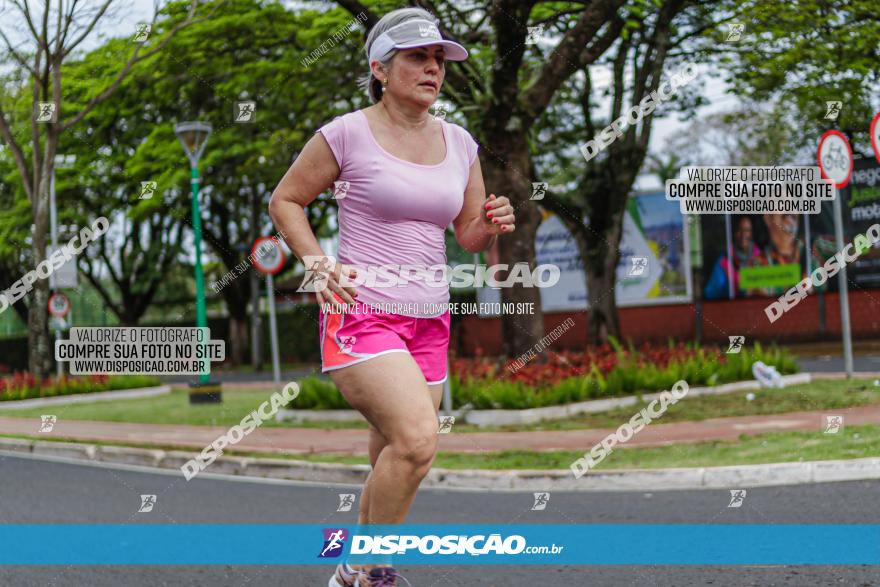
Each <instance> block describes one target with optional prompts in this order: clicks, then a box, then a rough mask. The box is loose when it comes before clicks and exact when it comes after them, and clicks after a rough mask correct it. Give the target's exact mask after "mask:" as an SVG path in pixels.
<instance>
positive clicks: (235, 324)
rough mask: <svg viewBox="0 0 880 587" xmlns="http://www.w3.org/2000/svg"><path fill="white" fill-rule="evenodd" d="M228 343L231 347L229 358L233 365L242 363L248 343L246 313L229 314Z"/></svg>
mask: <svg viewBox="0 0 880 587" xmlns="http://www.w3.org/2000/svg"><path fill="white" fill-rule="evenodd" d="M229 343H230V346H231V347H232V348H231V351H232V352H231V353H230V355H231V356H230V358H231V360H232V363H233V364H234V365H241V364H243V363H244V356H245V351H246V350H247V343H248V324H247V315H246V314H245V315H242V316H233V315H231V314H230V315H229Z"/></svg>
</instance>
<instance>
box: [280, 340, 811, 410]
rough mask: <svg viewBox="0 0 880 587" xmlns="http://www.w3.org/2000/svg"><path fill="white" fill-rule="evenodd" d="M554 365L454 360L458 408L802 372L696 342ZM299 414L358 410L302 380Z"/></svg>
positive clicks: (325, 385) (558, 358) (565, 357)
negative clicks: (756, 366) (765, 372)
mask: <svg viewBox="0 0 880 587" xmlns="http://www.w3.org/2000/svg"><path fill="white" fill-rule="evenodd" d="M547 359H548V360H547V362H546V363H537V362H534V361H533V362H532V363H528V364H526V365H525V366H523V367H522V368H520V369H510V368H508V367H510V366H511V363H509V362H507V361H505V360H504V359H501V358H495V359H492V358H488V357H477V358H473V359H471V358H468V359H453V360H452V361H451V366H452V373H451V375H452V376H451V379H450V385H451V386H452V404H453V406H454V407H456V408H459V407H461V406H463V405H465V404H471V405H472V406H473V407H474V408H475V409H481V410H482V409H508V410H521V409H526V408H537V407H544V406H556V405H563V404H569V403H574V402H579V401H586V400H591V399H601V398H606V397H620V396H626V395H637V394H641V393H650V392H654V391H662V390H666V389H670V388H671V387H672V386H673V384H674V383H675V382H676V381H679V380H681V379H684V380H685V381H687V383H688V385H690V386H699V385H719V384H722V383H729V382H732V381H743V380H746V379H753V376H752V364H753V363H755V362H756V361H763V362H764V363H765V364H767V365H773V366H775V367H776V368H777V369H778V370H779V372H780V373H782V374H789V373H797V371H798V367H797V363H796V362H795V360H794V358H793V357H792V356H791V355H790V354H789V353H788V351H786V350H784V349H781V348H779V347H777V346H772V347H770V348H769V349H764V348H763V347H762V346H761V345H760V344H759V343H755V345H754V346H753V347H752V348H745V347H744V348H743V349H742V351H740V353H739V354H732V355H728V354H726V353H723V352H722V351H721V349H719V348H717V347H705V348H701V347H698V346H697V345H694V344H687V345H685V344H683V343H678V344H674V343H672V342H670V343H669V344H668V345H666V346H656V345H655V346H651V345H647V344H646V345H642V347H640V348H639V349H635V348H633V347H630V348H629V349H626V348H624V347H622V346H621V345H620V344H619V343H617V341H612V343H611V344H607V345H602V346H601V347H597V348H593V349H589V350H587V351H584V352H582V353H574V352H561V353H551V354H549V356H548V357H547ZM289 407H291V408H294V409H316V410H330V409H350V406H349V405H348V402H346V401H345V398H343V397H342V394H340V393H339V391H338V390H337V389H336V386H334V385H333V383H332V382H331V381H328V380H326V379H318V378H317V377H308V378H306V379H304V380H302V381H301V382H300V394H299V396H298V397H297V398H296V399H295V400H294V401H293V402H292V403H291V404H290V406H289Z"/></svg>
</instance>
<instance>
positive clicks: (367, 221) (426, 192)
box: [318, 110, 478, 316]
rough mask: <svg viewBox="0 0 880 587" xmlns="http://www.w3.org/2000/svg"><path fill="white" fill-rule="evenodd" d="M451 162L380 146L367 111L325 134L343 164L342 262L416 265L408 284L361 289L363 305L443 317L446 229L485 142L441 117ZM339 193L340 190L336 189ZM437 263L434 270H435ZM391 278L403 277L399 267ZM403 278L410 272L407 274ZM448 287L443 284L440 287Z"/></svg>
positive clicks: (334, 125)
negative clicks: (430, 161)
mask: <svg viewBox="0 0 880 587" xmlns="http://www.w3.org/2000/svg"><path fill="white" fill-rule="evenodd" d="M440 124H441V127H442V129H443V137H444V139H445V141H446V158H445V159H444V160H443V161H442V162H441V163H438V164H437V165H419V164H416V163H410V162H408V161H404V160H402V159H399V158H397V157H395V156H394V155H392V154H390V153H388V152H387V151H385V150H384V149H383V148H382V147H380V146H379V143H378V142H376V139H375V137H374V136H373V133H372V131H371V130H370V127H369V123H368V122H367V116H366V115H365V114H364V113H363V111H361V110H356V111H355V112H349V113H348V114H345V115H343V116H340V117H337V118H335V119H334V120H333V121H332V122H330V123H328V124H326V125H324V126H322V127H321V128H320V129H318V132H320V133H321V134H322V135H323V136H324V138H325V139H326V141H327V143H328V144H329V145H330V149H331V150H332V151H333V155H334V156H335V157H336V162H337V163H338V164H339V169H340V173H339V177H338V178H337V182H347V183H342V184H340V187H341V188H344V189H345V196H344V197H340V196H338V195H337V202H338V204H339V247H338V251H337V259H338V261H339V262H341V263H345V264H347V265H352V266H354V267H364V266H367V265H416V266H419V267H423V268H425V269H424V270H423V272H418V271H413V270H412V269H410V270H409V273H408V275H410V276H416V275H421V277H422V278H416V279H413V277H409V278H408V279H406V283H401V284H400V285H397V286H391V287H388V286H387V285H382V284H383V283H388V281H389V279H383V278H380V279H378V280H377V282H376V283H374V284H373V286H370V285H369V284H368V283H365V284H363V285H357V286H356V288H357V291H358V294H359V295H358V301H359V302H360V303H365V304H377V305H379V306H386V307H392V308H394V311H395V313H398V314H404V315H408V316H436V315H439V314H441V313H442V312H441V311H438V310H437V308H438V307H439V306H442V305H443V304H446V303H448V302H449V286H448V284H447V283H446V282H445V281H443V279H442V274H441V273H439V272H438V271H437V268H436V266H438V265H439V266H443V265H446V239H445V230H446V227H447V226H449V224H450V223H451V222H452V221H453V220H454V219H455V218H456V217H457V216H458V214H459V213H460V212H461V208H462V204H463V203H464V191H465V187H466V186H467V183H468V179H469V177H470V168H471V165H472V164H473V163H474V160H475V159H476V157H477V149H478V145H477V143H476V141H474V139H473V137H471V135H470V134H469V133H468V132H467V131H466V130H465V129H463V128H462V127H460V126H458V125H457V124H453V123H451V122H446V121H445V120H442V119H441V120H440ZM337 191H338V190H337ZM432 266H434V269H433V270H432V269H428V268H430V267H432ZM386 273H388V274H390V275H391V276H393V277H397V276H399V275H400V273H401V272H400V271H398V270H397V269H396V268H395V269H394V270H391V271H387V272H386ZM404 273H407V272H406V271H404ZM438 282H442V283H438Z"/></svg>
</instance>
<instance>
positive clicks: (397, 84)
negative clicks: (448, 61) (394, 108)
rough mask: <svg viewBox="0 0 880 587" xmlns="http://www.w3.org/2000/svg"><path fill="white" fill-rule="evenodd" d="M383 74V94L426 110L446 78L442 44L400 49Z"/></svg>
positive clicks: (435, 97)
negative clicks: (385, 79) (385, 78)
mask: <svg viewBox="0 0 880 587" xmlns="http://www.w3.org/2000/svg"><path fill="white" fill-rule="evenodd" d="M387 75H388V86H387V87H386V88H385V91H386V92H387V93H388V94H391V95H392V96H393V97H394V98H396V99H398V100H401V101H408V102H415V103H416V104H418V105H419V106H422V107H423V108H425V110H427V109H428V108H430V107H431V105H432V104H433V103H434V101H435V100H436V99H437V96H438V95H439V94H440V88H441V87H442V86H443V79H444V78H445V77H446V66H445V58H444V51H443V45H428V46H427V47H416V48H414V49H400V50H399V51H398V52H397V53H396V54H395V55H394V58H393V59H392V61H391V69H390V71H388V72H387ZM380 79H382V78H380Z"/></svg>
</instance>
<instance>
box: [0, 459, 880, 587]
mask: <svg viewBox="0 0 880 587" xmlns="http://www.w3.org/2000/svg"><path fill="white" fill-rule="evenodd" d="M0 479H2V482H0V520H2V522H3V523H21V524H38V523H48V524H76V523H92V524H101V523H106V524H125V523H139V524H143V523H164V524H168V523H193V524H204V523H241V524H258V523H281V524H284V523H292V524H324V523H328V524H329V523H334V522H335V523H339V524H354V523H355V522H356V513H354V512H351V513H336V507H337V503H338V494H339V493H341V492H345V493H348V492H351V493H359V488H351V487H346V486H339V485H336V486H322V485H308V484H303V483H296V482H275V483H271V482H258V481H247V480H245V481H243V480H237V481H235V480H228V479H218V478H215V477H209V476H208V475H203V476H200V477H199V478H197V479H194V480H193V481H190V482H188V483H187V482H184V481H183V478H182V477H181V476H180V475H179V474H177V473H176V472H167V473H163V472H153V471H150V470H126V469H119V468H106V467H100V466H95V465H85V464H72V463H66V462H57V461H50V460H37V459H33V458H22V457H17V456H8V455H2V456H0ZM141 494H155V495H157V501H156V506H155V508H154V511H153V512H151V513H148V514H145V513H140V514H139V513H137V509H138V506H139V505H140V495H141ZM878 498H880V481H870V482H868V481H865V482H847V483H828V484H817V485H802V486H791V487H771V488H753V489H749V490H748V494H747V497H746V500H745V502H744V503H743V506H742V507H740V508H728V507H727V505H728V503H729V492H728V491H726V490H704V491H668V492H667V491H657V492H653V493H644V492H613V493H565V492H552V493H551V496H550V502H549V505H548V506H547V509H546V510H544V511H531V506H532V503H533V498H532V494H531V493H506V492H505V493H496V492H490V491H486V490H481V491H445V490H424V491H421V492H420V493H419V495H418V496H417V498H416V501H415V503H414V505H413V509H412V511H411V514H410V518H409V519H408V520H407V521H408V522H410V523H425V524H429V523H487V524H489V523H529V524H536V523H544V522H546V523H553V524H565V523H571V524H592V523H620V524H626V523H645V524H651V523H692V524H704V523H765V524H768V523H769V524H773V523H779V524H795V523H825V524H854V523H875V524H876V523H880V508H878V507H877V502H878ZM241 539H242V540H246V539H247V538H246V537H242V538H241ZM2 547H3V548H10V547H14V546H12V545H8V544H6V545H2ZM234 547H235V545H234V543H231V544H230V548H234ZM601 547H604V548H626V545H624V544H620V545H597V548H601ZM732 547H734V548H735V545H732ZM332 569H333V567H332V565H328V566H299V567H293V566H232V565H228V566H113V567H111V566H45V567H29V566H7V567H2V566H0V585H3V586H7V585H9V586H14V587H19V586H22V587H25V586H28V587H29V586H41V587H42V586H47V585H49V586H68V585H70V586H89V587H104V586H107V587H110V586H112V587H117V586H119V585H126V586H127V587H129V586H130V587H141V586H143V587H147V586H149V587H154V586H165V585H175V586H176V585H186V586H211V587H223V586H242V585H256V586H260V587H275V586H278V587H281V586H284V587H306V586H309V587H311V586H316V587H324V586H325V585H326V584H327V579H328V578H329V575H330V573H331V572H332ZM400 571H401V572H402V573H403V574H404V576H405V577H407V579H409V580H410V582H411V583H412V584H413V586H414V587H429V586H446V585H450V586H462V587H471V586H480V587H507V586H511V587H517V586H527V585H528V586H533V585H542V586H546V587H555V586H562V585H590V586H605V585H607V586H615V587H617V586H622V585H650V586H652V587H656V586H665V585H670V586H673V585H674V586H676V587H678V586H689V585H714V586H718V585H737V586H739V585H755V586H762V587H763V586H772V585H790V586H793V587H794V586H797V587H803V586H809V585H847V586H850V585H852V586H868V585H878V586H880V567H869V566H844V567H841V566H798V567H795V566H749V567H742V566H737V567H706V566H686V567H673V566H662V567H661V566H631V567H621V566H564V567H552V566H530V565H523V566H506V567H499V566H491V567H480V566H456V567H453V566H433V567H429V566H421V565H419V566H408V567H407V566H404V565H401V567H400Z"/></svg>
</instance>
